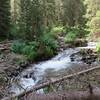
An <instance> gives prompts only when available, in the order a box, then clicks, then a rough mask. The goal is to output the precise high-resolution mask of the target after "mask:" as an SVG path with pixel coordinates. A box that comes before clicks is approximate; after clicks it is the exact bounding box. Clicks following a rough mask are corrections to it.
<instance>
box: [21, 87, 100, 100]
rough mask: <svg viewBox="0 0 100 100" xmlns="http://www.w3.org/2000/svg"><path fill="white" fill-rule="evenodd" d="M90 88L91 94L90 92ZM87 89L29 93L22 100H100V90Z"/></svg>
mask: <svg viewBox="0 0 100 100" xmlns="http://www.w3.org/2000/svg"><path fill="white" fill-rule="evenodd" d="M91 88H92V92H90V90H91ZM91 88H90V87H89V90H87V91H69V92H68V91H67V92H53V93H48V94H36V93H31V94H29V95H28V96H27V97H25V99H23V100H100V88H97V87H95V88H94V87H93V86H92V87H91Z"/></svg>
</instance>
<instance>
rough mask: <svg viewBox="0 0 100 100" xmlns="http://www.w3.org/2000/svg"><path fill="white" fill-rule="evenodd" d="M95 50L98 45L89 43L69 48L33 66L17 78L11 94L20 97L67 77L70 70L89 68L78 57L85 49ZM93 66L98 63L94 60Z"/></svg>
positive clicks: (10, 89)
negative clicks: (31, 90)
mask: <svg viewBox="0 0 100 100" xmlns="http://www.w3.org/2000/svg"><path fill="white" fill-rule="evenodd" d="M95 48H96V43H94V42H89V43H88V45H87V46H86V47H77V48H68V49H66V50H64V51H63V52H60V53H59V54H58V55H57V56H55V57H54V58H52V59H50V60H47V61H42V62H39V63H37V64H32V65H31V66H30V67H28V68H27V69H24V70H23V71H22V72H21V73H20V75H19V76H17V77H16V79H17V80H18V81H17V82H14V83H12V85H11V87H10V88H9V92H10V93H14V94H17V95H18V94H20V93H21V92H23V91H25V90H26V89H30V88H32V87H33V86H34V85H37V84H40V83H42V82H46V81H47V80H49V79H56V78H58V77H63V76H65V75H67V74H68V73H67V72H68V69H69V70H71V69H72V68H78V67H79V68H82V69H84V66H88V64H87V63H86V62H84V61H83V60H81V59H82V56H81V55H78V53H79V52H80V51H81V50H84V49H95ZM74 54H75V55H74ZM72 55H74V57H73V58H74V60H72ZM94 59H95V58H94ZM92 64H97V63H96V62H95V60H94V61H93V63H92Z"/></svg>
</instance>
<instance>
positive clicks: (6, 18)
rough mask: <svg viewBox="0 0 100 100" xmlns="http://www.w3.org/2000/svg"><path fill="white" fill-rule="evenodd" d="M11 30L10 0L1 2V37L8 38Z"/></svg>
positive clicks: (0, 0) (1, 0)
mask: <svg viewBox="0 0 100 100" xmlns="http://www.w3.org/2000/svg"><path fill="white" fill-rule="evenodd" d="M9 29H10V0H0V37H1V36H7V35H8V33H9Z"/></svg>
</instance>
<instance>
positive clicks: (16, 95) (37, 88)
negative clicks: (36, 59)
mask: <svg viewBox="0 0 100 100" xmlns="http://www.w3.org/2000/svg"><path fill="white" fill-rule="evenodd" d="M97 69H100V66H97V67H93V68H90V69H87V70H84V71H80V72H77V73H73V74H71V75H67V76H64V77H63V78H59V79H56V80H53V81H49V82H46V83H42V84H40V85H36V86H33V88H31V89H29V90H26V91H24V92H22V93H20V94H14V95H12V96H11V97H6V98H4V99H2V100H9V99H10V98H15V97H22V96H24V95H25V94H28V93H31V92H33V91H36V90H39V89H42V88H45V87H47V86H50V84H56V83H59V82H61V81H64V80H67V79H68V78H73V77H74V76H76V75H82V74H84V73H88V72H91V71H93V70H97ZM89 100H90V99H89Z"/></svg>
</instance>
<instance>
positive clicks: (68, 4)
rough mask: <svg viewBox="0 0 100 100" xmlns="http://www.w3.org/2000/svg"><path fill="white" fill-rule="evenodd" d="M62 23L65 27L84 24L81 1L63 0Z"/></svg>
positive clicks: (83, 11) (83, 9) (83, 10)
mask: <svg viewBox="0 0 100 100" xmlns="http://www.w3.org/2000/svg"><path fill="white" fill-rule="evenodd" d="M63 9H64V12H63V18H62V19H63V23H64V25H67V26H76V25H77V26H79V25H83V24H84V18H83V15H84V14H85V7H84V4H83V1H82V0H63Z"/></svg>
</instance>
